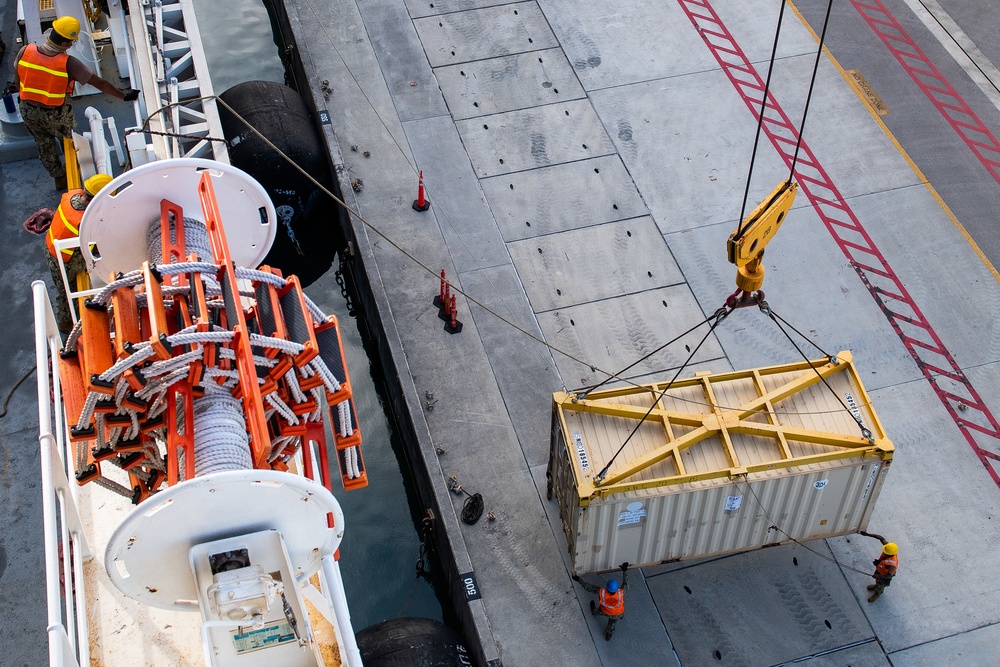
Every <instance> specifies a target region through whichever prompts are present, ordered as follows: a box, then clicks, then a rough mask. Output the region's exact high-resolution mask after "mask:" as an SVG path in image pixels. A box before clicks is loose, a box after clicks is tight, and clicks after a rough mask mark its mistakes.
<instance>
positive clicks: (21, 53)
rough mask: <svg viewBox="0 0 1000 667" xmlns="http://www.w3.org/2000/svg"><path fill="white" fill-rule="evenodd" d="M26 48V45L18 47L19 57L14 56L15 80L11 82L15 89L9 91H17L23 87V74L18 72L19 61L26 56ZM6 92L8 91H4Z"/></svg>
mask: <svg viewBox="0 0 1000 667" xmlns="http://www.w3.org/2000/svg"><path fill="white" fill-rule="evenodd" d="M26 48H27V47H26V46H22V47H21V48H20V49H18V51H17V57H16V58H14V80H13V81H12V82H11V84H12V87H13V89H14V90H12V91H9V92H13V93H16V92H17V91H18V90H20V89H21V75H20V74H18V73H17V64H18V63H19V62H21V58H22V57H23V56H24V50H25V49H26ZM4 92H8V91H4Z"/></svg>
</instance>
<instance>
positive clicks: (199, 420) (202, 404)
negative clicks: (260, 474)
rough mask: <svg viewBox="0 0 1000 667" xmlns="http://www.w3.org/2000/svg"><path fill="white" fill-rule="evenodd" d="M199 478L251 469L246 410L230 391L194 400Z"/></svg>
mask: <svg viewBox="0 0 1000 667" xmlns="http://www.w3.org/2000/svg"><path fill="white" fill-rule="evenodd" d="M194 432H195V433H197V434H198V439H197V441H196V446H195V448H194V474H195V476H196V477H200V476H202V475H208V474H210V473H213V472H223V471H227V470H250V469H251V468H253V460H252V459H251V457H250V447H249V440H248V438H247V430H246V419H245V418H244V415H243V407H242V405H241V404H240V402H239V401H238V400H236V399H235V398H233V396H232V395H231V394H230V393H229V392H225V391H220V392H212V393H206V394H205V395H204V396H202V397H201V398H197V399H195V401H194Z"/></svg>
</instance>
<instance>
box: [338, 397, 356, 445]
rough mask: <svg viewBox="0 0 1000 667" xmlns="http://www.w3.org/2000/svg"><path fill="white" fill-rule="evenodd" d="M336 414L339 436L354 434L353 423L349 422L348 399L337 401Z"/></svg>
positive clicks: (349, 406) (349, 408)
mask: <svg viewBox="0 0 1000 667" xmlns="http://www.w3.org/2000/svg"><path fill="white" fill-rule="evenodd" d="M337 415H338V421H339V422H340V437H342V438H346V437H348V436H352V435H354V424H352V423H351V405H350V402H349V401H341V402H340V403H337Z"/></svg>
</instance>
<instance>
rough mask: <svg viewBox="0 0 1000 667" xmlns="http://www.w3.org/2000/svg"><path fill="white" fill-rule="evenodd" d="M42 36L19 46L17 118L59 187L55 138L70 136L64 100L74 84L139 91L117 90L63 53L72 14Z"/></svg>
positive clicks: (123, 93)
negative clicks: (38, 41) (34, 42)
mask: <svg viewBox="0 0 1000 667" xmlns="http://www.w3.org/2000/svg"><path fill="white" fill-rule="evenodd" d="M44 37H45V42H44V43H43V44H41V45H36V44H28V45H26V46H23V47H21V50H20V51H18V53H17V58H15V62H16V63H17V67H16V69H15V71H14V83H15V85H17V87H18V92H19V94H20V98H21V101H20V105H19V108H20V111H21V118H22V119H23V120H24V127H25V128H27V130H28V132H30V133H31V136H32V137H33V138H34V139H35V144H37V145H38V157H39V159H41V161H42V164H43V165H44V166H45V169H46V171H48V172H49V174H51V175H52V178H54V179H55V182H56V189H57V190H64V189H65V188H66V168H65V167H64V166H63V164H62V161H61V160H60V159H59V149H58V148H57V146H56V144H57V142H58V143H59V144H60V145H61V144H62V138H63V137H70V136H72V133H73V128H74V127H76V118H75V116H74V115H73V107H72V106H71V105H70V104H69V93H70V92H72V90H73V84H74V83H75V82H79V83H82V84H90V85H92V86H94V87H95V88H97V89H98V90H100V91H101V92H103V93H106V94H108V95H111V96H112V97H117V98H118V99H124V100H126V101H131V100H134V99H136V98H137V97H139V91H137V90H133V89H131V88H127V89H125V90H119V89H118V88H117V87H115V85H114V84H112V83H111V82H110V81H105V80H104V79H102V78H101V77H99V76H98V75H97V74H94V73H93V72H91V71H90V70H89V69H88V68H87V66H86V65H84V64H83V63H82V62H80V61H79V60H77V59H76V58H74V57H73V56H71V55H68V54H67V53H66V51H68V50H69V48H70V47H71V46H72V45H73V42H75V41H76V40H77V39H79V37H80V21H79V20H77V19H76V18H75V17H73V16H60V17H59V18H57V19H56V20H55V21H53V22H52V28H51V29H50V30H48V31H46V33H45V35H44Z"/></svg>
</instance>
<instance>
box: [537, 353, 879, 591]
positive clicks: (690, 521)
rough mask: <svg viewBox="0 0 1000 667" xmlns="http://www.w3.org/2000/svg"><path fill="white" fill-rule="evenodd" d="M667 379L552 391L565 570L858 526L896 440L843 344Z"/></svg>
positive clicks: (552, 490) (726, 549)
mask: <svg viewBox="0 0 1000 667" xmlns="http://www.w3.org/2000/svg"><path fill="white" fill-rule="evenodd" d="M666 386H667V383H666V382H662V383H654V384H648V385H642V386H639V385H633V386H626V387H621V388H615V389H607V390H600V391H593V392H590V393H589V394H586V395H583V394H581V393H575V394H567V393H563V392H557V393H556V394H554V395H553V409H552V440H551V448H550V455H549V466H548V473H547V476H548V495H549V498H550V499H551V498H552V497H553V494H554V495H555V497H556V500H557V502H558V503H559V511H560V515H561V516H562V521H563V529H564V530H565V532H566V538H567V540H568V542H569V551H570V556H571V557H572V560H573V570H574V571H575V572H576V573H578V574H584V573H592V572H601V571H607V570H612V569H615V568H616V567H618V565H619V564H620V563H622V562H623V561H628V562H629V563H632V564H633V565H636V566H642V565H653V564H660V563H664V562H671V561H676V560H683V559H688V558H701V557H705V556H713V555H721V554H726V553H733V552H739V551H746V550H748V549H754V548H758V547H762V546H766V545H773V544H780V543H783V542H787V541H790V540H792V539H795V540H812V539H817V538H823V537H833V536H836V535H845V534H850V533H856V532H858V531H861V530H865V529H866V528H867V527H868V521H869V519H870V517H871V515H872V512H873V510H874V508H875V501H876V499H877V498H878V495H879V492H880V490H881V488H882V484H883V483H884V481H885V475H886V473H887V471H888V469H889V466H890V463H891V462H892V454H893V451H894V448H893V444H892V442H891V441H890V440H889V439H888V438H887V437H886V436H885V433H884V431H883V430H882V425H881V423H880V422H879V420H878V417H877V416H876V414H875V411H874V409H873V408H872V406H871V403H870V401H869V398H868V394H867V393H866V392H865V389H864V387H863V386H862V384H861V380H860V378H859V376H858V373H857V369H856V368H855V366H854V362H853V358H852V356H851V353H850V352H841V353H840V354H839V355H837V357H836V358H835V359H832V360H831V359H821V360H818V361H812V362H805V361H802V362H799V363H795V364H786V365H783V366H772V367H768V368H759V369H752V370H747V371H736V372H732V373H698V374H696V375H695V377H693V378H689V379H685V380H679V381H676V382H674V383H673V384H672V385H671V386H670V387H669V389H666V391H664V388H665V387H666ZM654 401H655V405H654Z"/></svg>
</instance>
